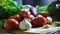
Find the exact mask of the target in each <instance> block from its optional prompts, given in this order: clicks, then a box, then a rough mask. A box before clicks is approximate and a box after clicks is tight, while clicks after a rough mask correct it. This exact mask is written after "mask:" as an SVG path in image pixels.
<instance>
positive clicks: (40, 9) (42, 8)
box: [36, 5, 47, 12]
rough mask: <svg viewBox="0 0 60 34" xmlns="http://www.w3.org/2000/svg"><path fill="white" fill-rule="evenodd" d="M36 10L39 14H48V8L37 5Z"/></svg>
mask: <svg viewBox="0 0 60 34" xmlns="http://www.w3.org/2000/svg"><path fill="white" fill-rule="evenodd" d="M36 8H37V9H38V11H39V12H41V11H44V12H47V6H39V5H37V6H36Z"/></svg>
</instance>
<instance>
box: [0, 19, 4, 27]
mask: <svg viewBox="0 0 60 34" xmlns="http://www.w3.org/2000/svg"><path fill="white" fill-rule="evenodd" d="M0 28H4V20H0Z"/></svg>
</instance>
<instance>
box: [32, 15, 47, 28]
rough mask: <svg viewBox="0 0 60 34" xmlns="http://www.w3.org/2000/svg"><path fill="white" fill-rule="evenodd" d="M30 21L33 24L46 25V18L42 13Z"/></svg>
mask: <svg viewBox="0 0 60 34" xmlns="http://www.w3.org/2000/svg"><path fill="white" fill-rule="evenodd" d="M32 23H34V25H35V26H38V27H42V26H44V25H46V23H47V20H46V18H45V17H43V16H42V15H38V16H37V17H36V18H35V19H33V20H32Z"/></svg>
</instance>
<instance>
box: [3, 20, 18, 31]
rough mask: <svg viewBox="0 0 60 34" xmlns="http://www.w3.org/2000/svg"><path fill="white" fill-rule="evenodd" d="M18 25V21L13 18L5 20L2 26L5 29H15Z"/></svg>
mask: <svg viewBox="0 0 60 34" xmlns="http://www.w3.org/2000/svg"><path fill="white" fill-rule="evenodd" d="M18 26H19V23H18V21H16V20H15V19H6V20H5V24H4V28H5V29H6V30H9V31H13V30H17V29H18V28H19V27H18Z"/></svg>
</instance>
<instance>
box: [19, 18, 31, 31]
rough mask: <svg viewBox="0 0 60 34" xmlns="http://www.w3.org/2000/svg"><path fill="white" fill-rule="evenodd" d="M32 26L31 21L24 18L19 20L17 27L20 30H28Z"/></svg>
mask: <svg viewBox="0 0 60 34" xmlns="http://www.w3.org/2000/svg"><path fill="white" fill-rule="evenodd" d="M31 27H32V25H31V23H30V22H29V19H28V18H25V19H24V20H23V21H21V22H20V24H19V28H20V29H22V30H28V29H30V28H31Z"/></svg>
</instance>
